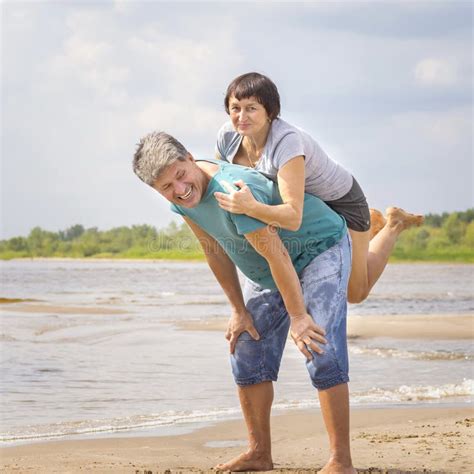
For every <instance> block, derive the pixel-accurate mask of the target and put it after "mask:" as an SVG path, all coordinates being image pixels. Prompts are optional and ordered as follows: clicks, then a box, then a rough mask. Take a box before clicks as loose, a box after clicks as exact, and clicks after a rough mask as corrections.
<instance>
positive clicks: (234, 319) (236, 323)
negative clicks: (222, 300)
mask: <svg viewBox="0 0 474 474" xmlns="http://www.w3.org/2000/svg"><path fill="white" fill-rule="evenodd" d="M245 331H247V332H248V333H249V334H250V336H251V337H252V338H253V339H255V340H256V341H258V340H259V339H260V335H259V334H258V332H257V330H256V329H255V326H254V325H253V319H252V316H251V315H250V313H249V312H248V311H243V312H237V311H232V314H231V315H230V319H229V324H228V326H227V331H226V333H225V338H226V339H227V340H228V341H229V343H230V353H231V354H233V353H234V351H235V345H236V344H237V339H238V338H239V336H240V335H241V334H242V333H243V332H245Z"/></svg>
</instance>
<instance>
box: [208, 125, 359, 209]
mask: <svg viewBox="0 0 474 474" xmlns="http://www.w3.org/2000/svg"><path fill="white" fill-rule="evenodd" d="M241 142H242V136H241V135H239V134H238V133H237V132H236V131H235V130H234V127H233V126H232V123H231V122H227V123H225V124H224V125H223V126H222V127H221V129H220V130H219V132H218V134H217V144H216V155H217V157H219V158H220V159H222V160H225V161H228V162H230V163H232V161H233V159H234V157H235V155H236V153H237V150H238V149H239V146H240V143H241ZM295 156H304V157H305V191H306V192H307V193H309V194H313V195H314V196H317V197H319V198H320V199H322V200H323V201H334V200H336V199H339V198H341V197H342V196H344V195H345V194H347V193H348V192H349V191H350V189H351V187H352V175H351V174H350V173H349V172H348V171H347V170H346V169H345V168H343V167H342V166H341V165H340V164H339V163H337V162H336V161H334V160H332V159H331V158H329V157H328V156H327V155H326V153H324V151H323V150H322V149H321V147H320V146H319V145H318V143H317V142H316V140H314V139H313V138H312V137H311V136H310V135H309V134H308V133H306V132H305V131H304V130H302V129H300V128H298V127H294V126H293V125H290V124H289V123H287V122H285V121H284V120H282V119H275V120H273V121H272V125H271V127H270V131H269V133H268V137H267V142H266V143H265V147H264V149H263V152H262V155H261V157H260V160H259V161H258V162H257V164H256V166H255V169H256V170H257V171H260V172H261V173H262V174H264V175H265V176H267V177H268V178H270V179H272V180H273V181H276V177H277V173H278V170H279V169H280V168H281V167H282V166H283V165H284V164H285V163H287V162H288V161H290V160H291V159H292V158H294V157H295Z"/></svg>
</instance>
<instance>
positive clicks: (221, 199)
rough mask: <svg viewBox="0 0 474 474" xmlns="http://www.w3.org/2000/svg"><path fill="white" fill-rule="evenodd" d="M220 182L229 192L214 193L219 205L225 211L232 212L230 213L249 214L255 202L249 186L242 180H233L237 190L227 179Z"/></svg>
mask: <svg viewBox="0 0 474 474" xmlns="http://www.w3.org/2000/svg"><path fill="white" fill-rule="evenodd" d="M220 184H221V185H222V187H223V188H224V189H225V190H226V191H228V193H229V194H225V193H220V192H215V193H214V197H215V198H216V199H217V202H218V203H219V206H220V207H221V208H222V209H224V210H225V211H228V212H232V214H247V215H250V213H251V212H252V209H253V208H254V207H255V205H256V204H257V201H256V199H255V198H254V197H253V194H252V191H251V190H250V188H249V187H248V186H247V185H246V184H245V183H244V182H243V181H242V180H239V181H235V182H234V185H235V186H237V187H238V188H239V189H238V190H236V189H235V188H234V187H233V186H232V185H231V184H229V183H228V182H227V181H220Z"/></svg>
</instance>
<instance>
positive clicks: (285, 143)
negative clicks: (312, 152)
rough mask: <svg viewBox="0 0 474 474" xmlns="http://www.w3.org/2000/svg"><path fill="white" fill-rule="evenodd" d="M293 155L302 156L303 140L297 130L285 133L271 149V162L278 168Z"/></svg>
mask: <svg viewBox="0 0 474 474" xmlns="http://www.w3.org/2000/svg"><path fill="white" fill-rule="evenodd" d="M295 156H304V147H303V140H302V139H301V136H300V135H299V134H298V133H297V132H289V133H287V134H285V135H284V136H283V137H282V138H281V140H280V141H279V142H278V143H277V145H276V147H275V150H274V151H273V160H272V161H273V164H274V166H275V168H277V169H280V168H281V167H282V166H283V165H285V164H286V163H288V161H290V160H291V159H292V158H294V157H295Z"/></svg>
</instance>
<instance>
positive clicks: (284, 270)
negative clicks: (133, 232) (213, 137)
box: [133, 132, 356, 473]
mask: <svg viewBox="0 0 474 474" xmlns="http://www.w3.org/2000/svg"><path fill="white" fill-rule="evenodd" d="M133 169H134V172H135V173H136V174H137V176H138V177H139V178H140V179H141V180H142V181H144V182H145V183H146V184H148V185H150V186H152V187H153V188H154V189H155V190H157V191H158V192H159V193H160V194H162V195H163V196H164V197H165V198H166V199H167V200H168V201H170V202H171V203H172V204H171V208H172V210H173V211H174V212H176V213H178V214H180V215H182V216H183V218H184V220H185V221H186V222H187V223H188V225H189V226H190V228H191V229H192V231H193V232H194V233H195V235H196V237H197V238H198V239H199V241H200V243H201V245H202V247H203V249H204V252H205V255H206V258H207V261H208V264H209V266H210V268H211V270H212V271H213V273H214V275H215V276H216V278H217V280H218V282H219V284H220V285H221V287H222V289H223V290H224V292H225V294H226V295H227V297H228V299H229V302H230V305H231V317H230V321H229V326H228V330H227V334H226V337H227V339H228V340H229V342H230V351H231V365H232V371H233V375H234V379H235V381H236V383H237V385H238V392H239V398H240V403H241V407H242V411H243V414H244V418H245V422H246V424H247V430H248V436H249V449H248V451H246V452H245V453H243V454H241V455H240V456H238V457H236V458H234V459H232V460H230V461H229V462H227V463H225V464H220V465H218V466H217V469H219V470H228V471H257V470H260V471H262V470H270V469H272V468H273V461H272V455H271V438H270V411H271V405H272V401H273V384H272V382H273V381H276V380H277V377H278V370H279V367H280V361H281V357H282V353H283V349H284V346H285V341H286V338H287V334H288V330H290V333H291V336H292V338H293V340H294V342H295V343H296V345H297V346H298V348H299V350H300V351H301V352H302V353H303V354H304V355H305V356H306V366H307V369H308V372H309V375H310V378H311V381H312V383H313V385H314V386H315V387H316V389H317V390H318V394H319V399H320V404H321V410H322V413H323V417H324V421H325V424H326V428H327V431H328V435H329V440H330V448H331V457H330V459H329V461H328V463H327V464H326V466H325V467H324V468H323V469H322V471H320V472H321V473H329V472H331V473H335V472H344V473H355V472H356V471H355V469H354V468H353V467H352V461H351V455H350V446H349V394H348V387H347V382H348V380H349V377H348V361H347V343H346V312H347V303H346V290H347V282H348V277H349V273H350V258H351V256H350V241H349V237H348V235H347V229H346V225H345V222H344V220H343V219H342V218H341V217H340V216H339V215H338V214H336V213H334V212H333V211H332V210H331V209H329V207H327V206H326V205H325V204H324V203H323V202H322V201H321V200H319V199H318V198H316V197H314V196H311V195H308V194H307V195H305V203H304V210H303V223H302V225H301V228H300V229H299V230H298V231H296V232H290V231H285V230H277V229H275V228H273V227H272V226H268V225H267V224H265V223H263V222H260V221H258V220H255V219H253V218H251V217H248V216H246V215H243V214H231V213H229V212H227V211H225V210H223V209H221V208H220V207H219V205H218V203H217V201H216V199H215V198H214V193H215V192H223V191H225V190H226V189H228V187H229V184H225V183H234V182H236V181H239V180H242V181H243V182H245V183H246V185H247V186H248V187H249V188H250V190H251V191H252V194H253V195H254V197H255V198H256V199H257V200H259V201H261V202H264V203H265V204H280V203H281V202H282V201H281V198H280V195H279V192H278V188H277V186H276V184H275V183H273V182H272V181H270V180H268V179H266V178H265V177H264V176H262V175H261V174H260V173H258V172H256V171H255V170H252V169H250V168H245V167H241V166H236V165H232V164H229V163H225V162H218V161H215V160H208V161H207V160H206V161H204V160H202V161H195V160H194V158H193V157H192V155H191V154H190V153H189V152H188V151H187V150H186V149H185V148H184V147H183V145H182V144H181V143H179V142H178V141H177V140H175V139H174V138H173V137H171V136H170V135H167V134H166V133H163V132H154V133H151V134H149V135H147V136H146V137H144V138H143V139H142V140H141V141H140V144H139V146H138V149H137V151H136V153H135V156H134V161H133ZM236 266H237V267H238V268H239V269H240V270H241V271H242V273H243V274H244V275H245V276H246V277H247V281H246V285H245V288H244V294H243V293H242V290H241V287H240V283H239V279H238V276H237V272H236ZM315 321H317V323H318V324H316V322H315ZM324 336H325V337H324ZM318 343H319V344H322V345H323V348H322V347H320V345H319V344H318Z"/></svg>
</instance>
